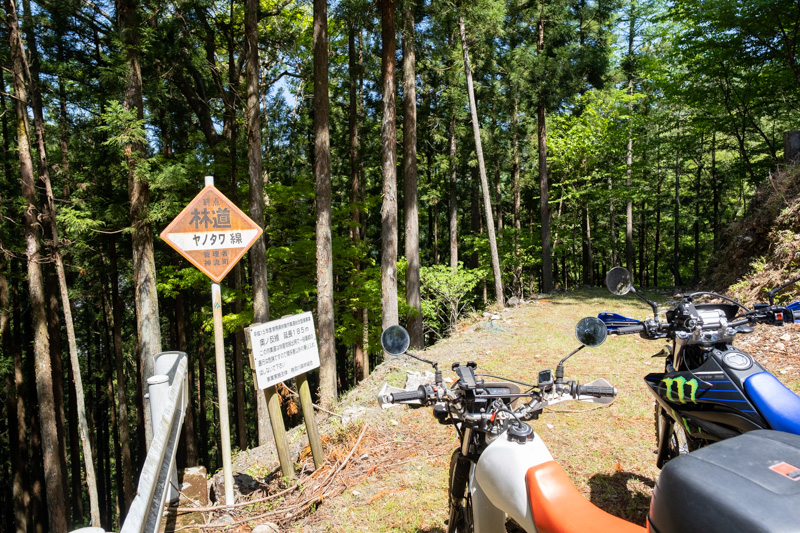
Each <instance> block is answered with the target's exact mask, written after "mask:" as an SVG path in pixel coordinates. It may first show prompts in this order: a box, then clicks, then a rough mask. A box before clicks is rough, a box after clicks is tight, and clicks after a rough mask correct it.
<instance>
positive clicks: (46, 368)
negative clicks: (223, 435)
mask: <svg viewBox="0 0 800 533" xmlns="http://www.w3.org/2000/svg"><path fill="white" fill-rule="evenodd" d="M5 8H6V25H7V28H8V31H9V43H10V49H11V65H12V74H13V79H14V82H13V86H14V94H15V97H16V106H15V107H16V120H17V149H18V152H19V163H20V169H19V171H20V178H21V184H22V195H23V198H24V200H25V203H26V204H27V205H26V209H25V214H24V215H23V219H24V228H25V229H24V231H25V245H26V256H27V262H28V290H29V298H30V308H31V314H32V324H31V325H32V328H33V341H34V343H33V355H34V361H35V380H36V393H37V400H38V405H39V417H40V421H41V439H42V448H43V454H42V455H43V461H44V471H45V490H46V492H47V502H48V506H49V513H48V516H49V522H50V530H51V531H67V530H68V527H67V514H66V510H67V505H66V497H65V494H64V488H63V487H64V485H63V476H64V472H63V471H62V469H61V461H60V458H59V453H58V450H59V441H58V432H57V429H56V420H55V418H56V409H55V398H54V396H53V381H52V370H51V367H50V339H49V336H48V332H47V312H46V305H45V294H44V278H43V275H42V264H41V260H42V258H41V235H40V233H39V229H38V228H39V227H40V226H39V221H38V214H39V212H40V211H39V208H38V198H37V194H36V186H35V183H34V174H33V161H32V159H31V153H30V149H29V142H30V139H29V135H28V124H27V122H28V116H27V109H26V107H27V106H26V102H27V101H28V96H27V90H26V87H25V68H24V61H25V57H24V53H25V52H24V48H23V45H22V36H21V35H20V31H19V22H18V20H17V10H16V5H15V3H14V0H5Z"/></svg>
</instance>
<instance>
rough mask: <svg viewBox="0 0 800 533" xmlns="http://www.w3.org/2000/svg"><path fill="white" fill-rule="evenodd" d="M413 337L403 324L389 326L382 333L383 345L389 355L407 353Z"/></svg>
mask: <svg viewBox="0 0 800 533" xmlns="http://www.w3.org/2000/svg"><path fill="white" fill-rule="evenodd" d="M410 343H411V337H410V336H409V335H408V331H406V328H404V327H403V326H389V327H388V328H386V329H385V330H383V333H381V346H383V350H384V351H385V352H386V353H388V354H389V355H400V354H402V353H406V350H408V345H409V344H410Z"/></svg>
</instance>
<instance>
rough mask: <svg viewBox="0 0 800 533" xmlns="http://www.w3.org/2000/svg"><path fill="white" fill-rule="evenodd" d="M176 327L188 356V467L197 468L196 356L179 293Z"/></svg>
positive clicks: (181, 347)
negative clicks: (189, 343)
mask: <svg viewBox="0 0 800 533" xmlns="http://www.w3.org/2000/svg"><path fill="white" fill-rule="evenodd" d="M175 325H176V328H177V334H178V350H180V351H182V352H185V353H186V356H187V361H186V362H187V367H188V368H187V374H188V388H189V391H190V394H189V399H188V401H187V405H186V415H185V417H184V420H183V427H184V431H183V438H184V442H185V444H186V466H197V455H198V454H197V433H196V430H195V424H196V419H197V414H196V411H195V407H194V406H195V403H196V402H195V401H194V397H193V396H194V390H195V385H194V359H195V356H194V355H193V354H192V353H191V352H190V351H189V345H188V342H187V339H186V332H187V326H188V324H187V320H186V308H185V303H184V301H183V294H182V293H180V292H179V293H178V295H177V296H176V297H175Z"/></svg>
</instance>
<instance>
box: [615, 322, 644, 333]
mask: <svg viewBox="0 0 800 533" xmlns="http://www.w3.org/2000/svg"><path fill="white" fill-rule="evenodd" d="M642 331H644V325H642V324H637V325H635V326H623V327H621V328H617V330H616V332H617V334H618V335H628V334H630V333H641V332H642Z"/></svg>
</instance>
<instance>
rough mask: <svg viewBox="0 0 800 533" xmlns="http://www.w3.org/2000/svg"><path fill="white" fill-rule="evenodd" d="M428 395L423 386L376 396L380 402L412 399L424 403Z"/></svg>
mask: <svg viewBox="0 0 800 533" xmlns="http://www.w3.org/2000/svg"><path fill="white" fill-rule="evenodd" d="M427 397H428V393H427V392H426V391H425V388H424V387H420V388H418V389H417V390H412V391H406V392H394V393H392V394H387V395H385V396H381V397H379V398H378V400H379V401H380V403H398V402H408V401H413V400H420V401H421V402H422V403H425V400H426V398H427Z"/></svg>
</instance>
